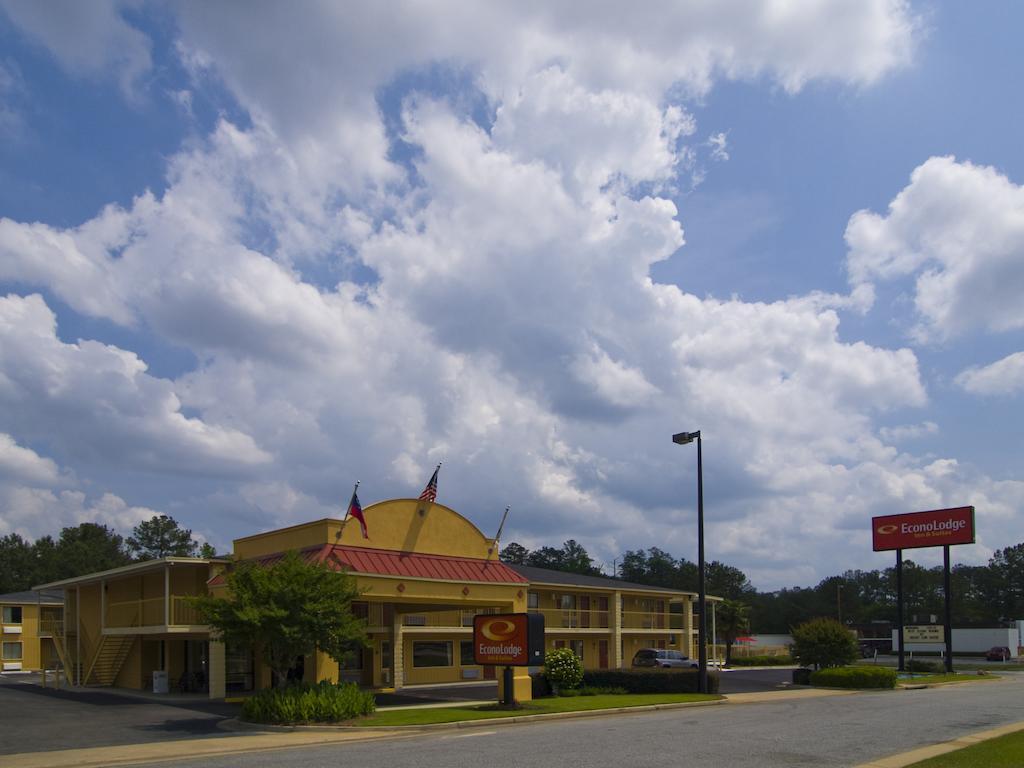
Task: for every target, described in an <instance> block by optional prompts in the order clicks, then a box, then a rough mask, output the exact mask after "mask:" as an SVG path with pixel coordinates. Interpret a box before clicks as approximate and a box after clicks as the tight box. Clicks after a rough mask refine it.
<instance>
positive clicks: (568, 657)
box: [544, 648, 583, 689]
mask: <svg viewBox="0 0 1024 768" xmlns="http://www.w3.org/2000/svg"><path fill="white" fill-rule="evenodd" d="M544 674H545V676H546V677H547V679H548V681H549V682H550V683H551V685H552V686H553V687H554V688H556V689H562V688H577V687H579V684H580V683H582V682H583V663H582V662H581V661H580V660H579V658H578V657H577V656H576V654H575V653H573V652H572V651H571V650H569V649H568V648H555V650H553V651H548V652H547V653H546V654H544Z"/></svg>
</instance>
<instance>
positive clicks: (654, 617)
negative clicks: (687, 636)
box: [622, 611, 683, 629]
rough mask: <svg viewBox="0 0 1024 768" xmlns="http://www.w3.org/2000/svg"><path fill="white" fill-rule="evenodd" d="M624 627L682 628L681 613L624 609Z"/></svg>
mask: <svg viewBox="0 0 1024 768" xmlns="http://www.w3.org/2000/svg"><path fill="white" fill-rule="evenodd" d="M622 627H623V629H682V628H683V615H682V614H681V613H655V612H652V611H623V612H622Z"/></svg>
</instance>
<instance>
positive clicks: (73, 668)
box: [51, 634, 79, 683]
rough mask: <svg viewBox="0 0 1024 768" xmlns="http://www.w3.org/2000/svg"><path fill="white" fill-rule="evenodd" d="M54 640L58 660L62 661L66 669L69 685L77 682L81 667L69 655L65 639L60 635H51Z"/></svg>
mask: <svg viewBox="0 0 1024 768" xmlns="http://www.w3.org/2000/svg"><path fill="white" fill-rule="evenodd" d="M51 639H52V640H53V647H54V648H55V649H56V650H57V658H58V659H60V664H61V666H62V667H63V668H64V674H65V675H66V679H67V681H68V682H69V683H73V681H75V680H77V679H78V677H77V674H78V671H79V670H78V667H79V665H78V664H77V663H76V662H75V661H74V660H73V659H72V658H71V654H69V653H68V649H67V648H66V647H65V646H64V638H63V637H62V636H61V635H59V634H53V635H51Z"/></svg>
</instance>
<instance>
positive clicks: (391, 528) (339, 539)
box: [234, 499, 496, 560]
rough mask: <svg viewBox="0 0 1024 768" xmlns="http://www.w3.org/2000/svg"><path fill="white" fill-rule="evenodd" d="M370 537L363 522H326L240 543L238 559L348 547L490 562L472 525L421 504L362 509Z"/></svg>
mask: <svg viewBox="0 0 1024 768" xmlns="http://www.w3.org/2000/svg"><path fill="white" fill-rule="evenodd" d="M363 517H364V518H365V519H366V528H367V532H368V534H369V538H368V539H364V538H363V536H362V533H361V531H360V528H359V522H358V521H357V520H355V519H354V518H349V520H348V521H346V522H342V521H341V520H334V519H330V518H325V519H323V520H316V521H314V522H311V523H303V524H302V525H293V526H291V527H289V528H281V529H279V530H276V531H267V532H264V533H258V534H256V535H254V536H246V537H244V538H241V539H235V542H234V554H235V557H237V558H240V559H242V560H245V559H248V558H253V557H260V556H262V555H269V554H273V553H275V552H284V551H287V550H290V549H304V548H306V547H312V546H320V545H323V544H345V545H347V546H353V547H371V548H374V549H389V550H394V551H399V552H417V553H420V554H430V555H451V556H454V557H473V558H479V559H486V558H487V557H488V556H495V557H496V553H494V552H489V551H488V550H489V548H491V547H492V546H493V541H492V540H491V539H487V538H486V537H484V535H483V534H482V533H481V532H480V529H478V528H477V527H476V526H475V525H473V523H471V522H469V520H467V519H466V518H464V517H463V516H462V515H460V514H459V513H458V512H456V511H455V510H453V509H451V508H450V507H446V506H444V505H443V504H436V503H433V504H432V503H427V502H421V501H418V500H416V499H393V500H390V501H382V502H379V503H377V504H371V505H369V506H368V507H366V508H365V509H363Z"/></svg>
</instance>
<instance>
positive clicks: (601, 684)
mask: <svg viewBox="0 0 1024 768" xmlns="http://www.w3.org/2000/svg"><path fill="white" fill-rule="evenodd" d="M583 684H584V685H586V686H591V687H594V688H624V689H625V690H626V691H627V692H628V693H696V692H697V670H696V669H588V670H586V671H585V672H584V673H583ZM708 693H718V674H717V673H709V674H708Z"/></svg>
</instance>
